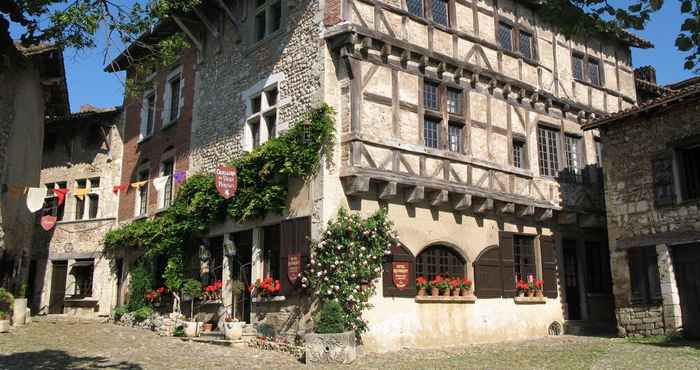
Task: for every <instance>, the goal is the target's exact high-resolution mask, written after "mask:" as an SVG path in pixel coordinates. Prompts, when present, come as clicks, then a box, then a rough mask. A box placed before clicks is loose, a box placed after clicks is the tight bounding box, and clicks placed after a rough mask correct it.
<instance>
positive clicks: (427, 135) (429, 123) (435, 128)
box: [423, 118, 440, 148]
mask: <svg viewBox="0 0 700 370" xmlns="http://www.w3.org/2000/svg"><path fill="white" fill-rule="evenodd" d="M439 131H440V122H439V121H437V120H434V119H430V118H426V119H425V122H424V123H423V139H424V142H425V146H427V147H428V148H437V147H438V135H439Z"/></svg>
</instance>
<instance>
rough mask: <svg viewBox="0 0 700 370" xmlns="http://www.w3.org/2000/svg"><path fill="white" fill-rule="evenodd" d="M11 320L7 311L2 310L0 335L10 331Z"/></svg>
mask: <svg viewBox="0 0 700 370" xmlns="http://www.w3.org/2000/svg"><path fill="white" fill-rule="evenodd" d="M9 318H10V317H9V315H8V314H7V312H6V311H3V310H0V333H7V332H9V331H10V320H9Z"/></svg>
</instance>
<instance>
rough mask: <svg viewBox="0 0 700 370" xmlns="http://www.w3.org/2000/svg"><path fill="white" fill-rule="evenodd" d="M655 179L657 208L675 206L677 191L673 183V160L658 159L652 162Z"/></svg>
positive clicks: (668, 158)
mask: <svg viewBox="0 0 700 370" xmlns="http://www.w3.org/2000/svg"><path fill="white" fill-rule="evenodd" d="M651 171H652V175H653V177H654V201H655V204H656V205H657V206H665V205H669V204H673V203H674V201H675V197H676V195H675V191H674V183H673V159H672V158H671V157H666V158H658V159H656V160H654V161H653V162H652V170H651Z"/></svg>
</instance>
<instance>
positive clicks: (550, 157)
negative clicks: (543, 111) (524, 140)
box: [537, 125, 561, 178]
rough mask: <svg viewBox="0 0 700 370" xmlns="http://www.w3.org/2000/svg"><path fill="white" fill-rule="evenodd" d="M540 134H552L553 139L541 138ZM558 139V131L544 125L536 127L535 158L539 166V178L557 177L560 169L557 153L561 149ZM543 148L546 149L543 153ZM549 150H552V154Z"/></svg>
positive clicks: (559, 135) (559, 136)
mask: <svg viewBox="0 0 700 370" xmlns="http://www.w3.org/2000/svg"><path fill="white" fill-rule="evenodd" d="M542 132H549V133H551V134H553V135H554V137H553V138H550V137H548V136H543V135H542ZM560 138H561V132H559V131H558V130H556V129H553V128H550V127H549V126H544V125H538V126H537V157H538V163H539V166H540V176H543V177H551V178H556V177H558V175H559V170H560V168H561V164H560V163H559V153H560V152H561V150H560V149H561V148H560V147H559V145H560V144H559V141H560ZM543 140H544V141H543ZM543 148H544V149H546V151H543ZM550 150H552V151H553V153H552V152H551V151H550ZM545 164H546V165H545ZM550 164H551V165H553V167H552V166H550Z"/></svg>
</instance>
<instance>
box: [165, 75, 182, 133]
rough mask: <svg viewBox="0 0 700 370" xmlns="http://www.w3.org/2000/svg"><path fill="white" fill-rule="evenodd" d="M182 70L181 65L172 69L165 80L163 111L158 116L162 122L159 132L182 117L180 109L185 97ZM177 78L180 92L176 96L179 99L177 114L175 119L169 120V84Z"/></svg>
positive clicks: (170, 96)
mask: <svg viewBox="0 0 700 370" xmlns="http://www.w3.org/2000/svg"><path fill="white" fill-rule="evenodd" d="M182 70H183V67H182V65H179V66H177V67H174V68H173V70H172V71H171V72H170V73H168V76H167V77H166V79H165V86H164V93H163V109H162V110H161V114H160V118H161V122H163V125H162V127H161V130H164V129H166V128H168V127H170V126H172V125H173V124H175V123H176V122H177V121H178V120H179V119H180V117H181V116H182V109H183V107H184V105H185V97H184V91H185V78H184V74H183V73H182ZM178 77H179V78H180V92H179V94H178V97H179V103H178V113H177V117H175V118H174V119H172V120H171V119H170V105H171V99H172V91H171V90H172V86H171V82H172V81H173V80H174V79H176V78H178Z"/></svg>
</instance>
